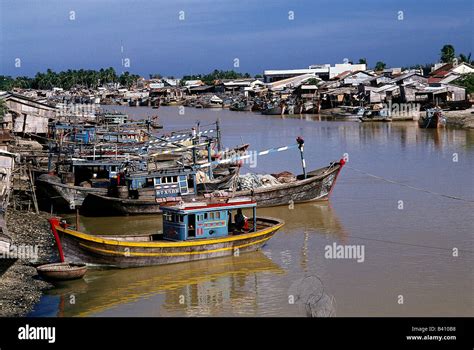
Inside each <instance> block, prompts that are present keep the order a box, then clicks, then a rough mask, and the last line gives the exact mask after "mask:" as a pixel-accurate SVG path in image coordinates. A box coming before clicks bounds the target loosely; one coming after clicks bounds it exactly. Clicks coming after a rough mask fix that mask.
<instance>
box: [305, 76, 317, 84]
mask: <svg viewBox="0 0 474 350" xmlns="http://www.w3.org/2000/svg"><path fill="white" fill-rule="evenodd" d="M318 83H319V80H318V79H316V78H310V79H308V80H307V81H306V84H307V85H318Z"/></svg>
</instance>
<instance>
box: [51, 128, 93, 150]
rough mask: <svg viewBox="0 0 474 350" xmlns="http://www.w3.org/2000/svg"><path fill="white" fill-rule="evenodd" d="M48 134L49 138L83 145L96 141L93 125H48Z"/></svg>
mask: <svg viewBox="0 0 474 350" xmlns="http://www.w3.org/2000/svg"><path fill="white" fill-rule="evenodd" d="M48 133H49V138H52V139H55V140H60V139H62V140H67V141H70V142H77V143H79V144H83V145H88V144H91V143H93V142H94V141H95V140H96V128H95V126H94V125H84V124H79V125H71V124H61V123H50V124H49V126H48Z"/></svg>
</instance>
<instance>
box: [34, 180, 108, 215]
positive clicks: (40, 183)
mask: <svg viewBox="0 0 474 350" xmlns="http://www.w3.org/2000/svg"><path fill="white" fill-rule="evenodd" d="M36 186H37V190H38V197H39V199H40V200H42V199H47V200H48V201H49V202H50V203H51V204H52V205H53V206H54V209H55V210H58V209H63V210H68V209H74V208H76V207H78V206H81V205H82V203H83V202H84V199H85V198H86V197H87V195H88V194H92V193H94V194H103V195H105V194H107V188H93V187H82V186H75V185H71V184H63V183H61V180H60V179H59V178H58V177H56V176H53V175H48V174H43V175H41V176H40V177H39V178H38V179H37V180H36Z"/></svg>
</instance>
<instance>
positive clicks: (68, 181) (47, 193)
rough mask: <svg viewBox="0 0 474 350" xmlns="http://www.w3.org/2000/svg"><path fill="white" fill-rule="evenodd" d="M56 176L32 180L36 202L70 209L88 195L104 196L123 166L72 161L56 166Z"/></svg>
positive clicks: (109, 162) (112, 163) (116, 162)
mask: <svg viewBox="0 0 474 350" xmlns="http://www.w3.org/2000/svg"><path fill="white" fill-rule="evenodd" d="M56 166H57V169H56V174H58V175H59V176H56V175H52V174H42V175H40V176H39V177H38V179H37V180H36V188H37V191H38V197H39V199H40V200H43V201H48V202H49V203H51V204H53V206H54V209H56V210H58V209H63V210H64V209H65V210H68V209H74V208H76V207H78V206H81V205H82V202H83V201H84V199H85V198H86V196H87V195H88V194H89V193H96V194H104V195H105V194H107V188H108V187H109V185H110V183H111V182H113V181H116V180H117V174H118V172H119V171H120V170H121V169H122V167H123V166H125V163H123V162H121V161H115V160H105V161H98V160H97V161H84V160H72V161H65V162H62V163H57V164H56Z"/></svg>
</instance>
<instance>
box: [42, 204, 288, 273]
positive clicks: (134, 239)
mask: <svg viewBox="0 0 474 350" xmlns="http://www.w3.org/2000/svg"><path fill="white" fill-rule="evenodd" d="M256 206H257V205H256V203H255V202H254V201H251V200H249V199H242V200H232V201H228V202H227V203H214V204H213V203H199V202H195V203H180V204H178V205H172V206H163V207H162V211H163V231H162V232H158V233H156V234H146V235H136V234H135V235H133V234H132V235H100V236H96V235H90V234H87V233H82V232H79V231H77V230H73V229H71V228H68V227H67V225H65V224H64V223H61V222H60V220H59V219H58V218H51V219H50V224H51V230H52V232H53V234H54V236H55V239H56V243H57V246H58V251H59V256H60V258H61V261H67V262H73V263H86V264H89V265H96V266H97V265H98V266H109V267H118V268H129V267H140V266H151V265H164V264H173V263H180V262H188V261H193V260H203V259H210V258H218V257H224V256H231V255H240V254H242V253H246V252H251V251H255V250H258V249H260V248H262V247H263V246H264V245H265V243H266V242H267V241H268V240H269V239H270V238H272V237H273V235H274V234H275V233H276V232H277V231H278V229H280V228H281V227H282V226H283V225H284V221H283V220H279V219H275V218H270V217H257V214H256V212H257V210H256ZM242 210H251V211H252V215H251V217H249V218H246V217H245V216H244V214H243V212H242ZM235 212H237V213H236V215H235V216H234V217H233V213H235ZM233 218H234V220H232V219H233Z"/></svg>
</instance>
